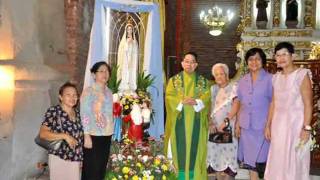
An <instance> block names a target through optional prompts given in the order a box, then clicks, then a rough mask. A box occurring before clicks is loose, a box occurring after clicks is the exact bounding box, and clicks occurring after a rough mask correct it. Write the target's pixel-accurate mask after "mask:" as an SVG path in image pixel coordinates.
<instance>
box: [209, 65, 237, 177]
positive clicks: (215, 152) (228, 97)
mask: <svg viewBox="0 0 320 180" xmlns="http://www.w3.org/2000/svg"><path fill="white" fill-rule="evenodd" d="M212 75H213V76H214V79H215V82H216V84H215V85H213V86H212V87H211V114H210V118H209V130H210V135H209V142H208V155H207V164H208V168H209V169H213V170H214V171H215V172H216V173H217V179H218V180H229V179H234V177H235V175H236V174H237V169H238V164H237V149H238V141H237V139H236V138H235V137H234V133H233V131H232V129H233V128H234V124H235V120H234V119H235V118H234V116H235V114H236V112H237V104H236V103H234V99H235V98H236V90H237V87H236V84H234V83H229V68H228V66H227V65H225V64H222V63H218V64H215V65H214V66H213V67H212Z"/></svg>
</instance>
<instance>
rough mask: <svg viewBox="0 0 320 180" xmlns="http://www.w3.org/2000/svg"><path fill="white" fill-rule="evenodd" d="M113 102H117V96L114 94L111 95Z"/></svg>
mask: <svg viewBox="0 0 320 180" xmlns="http://www.w3.org/2000/svg"><path fill="white" fill-rule="evenodd" d="M112 99H113V102H119V94H117V93H115V94H113V95H112Z"/></svg>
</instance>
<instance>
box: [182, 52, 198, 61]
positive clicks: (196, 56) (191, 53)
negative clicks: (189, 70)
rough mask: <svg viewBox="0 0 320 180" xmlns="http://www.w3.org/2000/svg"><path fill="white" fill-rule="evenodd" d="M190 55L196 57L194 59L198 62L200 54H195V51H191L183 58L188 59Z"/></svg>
mask: <svg viewBox="0 0 320 180" xmlns="http://www.w3.org/2000/svg"><path fill="white" fill-rule="evenodd" d="M189 54H190V55H192V56H193V57H194V59H195V60H196V62H198V54H197V53H195V52H193V51H189V52H187V53H185V54H184V56H183V57H186V55H189Z"/></svg>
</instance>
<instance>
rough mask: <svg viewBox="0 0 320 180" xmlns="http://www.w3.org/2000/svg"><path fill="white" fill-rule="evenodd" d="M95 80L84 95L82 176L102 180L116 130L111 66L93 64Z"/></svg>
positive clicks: (91, 179)
mask: <svg viewBox="0 0 320 180" xmlns="http://www.w3.org/2000/svg"><path fill="white" fill-rule="evenodd" d="M90 71H91V73H92V77H93V79H94V83H93V84H92V85H91V86H90V87H88V88H86V89H85V90H84V91H83V93H82V95H81V100H80V102H81V104H80V110H81V118H82V125H83V129H84V160H83V169H82V180H102V179H104V176H105V173H106V166H107V162H108V157H109V152H110V145H111V136H112V134H113V128H114V127H113V126H114V124H113V115H112V103H113V101H112V99H113V98H112V92H111V90H110V89H109V88H108V87H107V81H108V79H109V77H110V67H109V65H108V64H107V63H106V62H104V61H100V62H97V63H95V64H94V65H93V66H92V68H91V70H90Z"/></svg>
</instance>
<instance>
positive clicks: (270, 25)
mask: <svg viewBox="0 0 320 180" xmlns="http://www.w3.org/2000/svg"><path fill="white" fill-rule="evenodd" d="M100 1H110V2H115V3H117V2H119V3H124V4H126V3H127V4H130V3H131V2H132V1H134V2H137V3H140V2H141V4H142V3H150V4H155V5H156V6H155V7H156V8H157V10H156V13H158V16H156V17H157V18H159V19H157V18H155V19H157V21H153V23H154V22H159V25H158V26H155V27H156V29H153V30H152V31H151V30H149V29H148V28H149V27H151V26H153V25H154V24H152V23H149V22H150V21H151V20H150V19H151V18H150V17H149V14H148V13H149V12H147V11H145V12H141V13H140V12H133V10H132V12H127V11H126V10H125V8H124V7H123V9H121V8H120V9H117V10H111V11H110V10H106V12H108V14H107V15H106V16H105V17H104V16H103V17H104V18H105V19H103V20H101V19H99V20H101V22H104V21H107V20H108V18H109V19H112V21H111V22H112V23H110V24H108V23H107V24H108V25H107V26H106V27H104V29H102V30H101V31H102V32H105V34H108V36H106V35H105V36H103V35H102V36H101V37H99V38H100V40H96V41H97V42H98V41H103V40H105V39H108V38H110V39H108V41H107V42H108V43H105V44H107V45H106V46H105V47H104V48H105V49H103V51H104V52H103V53H102V54H103V55H102V56H96V55H97V54H99V53H97V52H94V51H95V48H96V49H97V47H96V46H95V45H93V43H92V42H93V39H95V37H94V32H96V31H97V28H93V27H99V26H95V20H96V17H97V16H98V15H97V14H96V10H97V9H96V8H95V7H97V5H96V4H97V2H100ZM123 6H125V5H123ZM128 8H132V9H134V5H131V6H129V5H128ZM150 12H151V11H150ZM152 12H153V11H152ZM153 13H154V12H153ZM150 14H152V13H150ZM154 14H155V13H154ZM154 14H153V15H154ZM148 17H149V18H148ZM128 21H130V22H132V23H133V24H135V25H134V26H133V29H134V30H133V31H134V32H135V37H134V38H133V39H137V41H138V45H139V47H137V48H138V51H139V53H138V59H137V63H138V65H137V67H138V71H142V70H145V68H146V66H150V67H151V69H147V70H149V72H150V73H153V72H155V70H157V72H156V73H158V75H157V77H160V78H156V79H157V80H156V83H157V85H156V86H157V88H158V89H157V91H156V92H155V94H157V93H158V94H159V93H160V94H162V95H161V96H159V97H160V100H159V102H161V103H159V105H160V108H158V110H159V109H160V111H162V113H161V115H159V116H157V118H160V119H161V120H160V121H159V122H158V123H159V124H161V125H160V126H158V125H157V126H156V127H152V125H151V127H150V130H149V131H151V132H150V134H151V135H152V134H153V132H152V131H153V130H154V131H156V133H155V134H156V135H155V136H159V137H160V135H162V134H163V132H164V123H165V107H164V104H163V97H164V92H165V91H164V89H165V87H166V83H167V80H168V79H169V78H170V77H172V76H173V75H175V74H177V73H179V72H180V71H181V70H182V67H181V61H182V60H183V56H184V54H185V53H186V52H189V51H193V52H196V53H197V54H198V64H199V65H198V67H197V72H198V73H200V74H202V75H203V76H204V77H206V78H207V79H210V80H213V76H212V75H211V67H212V66H213V65H214V64H216V63H225V64H227V65H228V67H229V69H230V79H231V80H232V81H237V80H239V78H241V77H242V76H243V75H244V74H245V73H246V72H247V67H246V63H245V59H244V58H245V53H246V51H248V50H249V49H250V48H252V47H259V48H261V49H263V50H264V52H265V54H266V55H267V66H266V69H267V70H268V71H269V72H271V73H276V72H277V71H278V67H277V65H276V62H275V60H274V47H275V45H276V44H277V43H279V42H282V41H287V42H290V43H292V44H293V45H294V46H295V50H296V51H295V56H294V57H295V59H294V63H295V64H296V65H297V66H299V67H305V68H308V69H310V70H311V71H312V80H313V86H312V88H313V115H312V125H314V128H315V135H314V138H315V139H316V141H315V142H316V143H317V144H318V148H315V149H313V150H312V151H311V161H310V162H311V164H310V174H311V179H312V180H316V179H320V147H319V143H320V0H140V1H135V0H118V1H116V0H54V1H52V0H27V1H20V0H0V180H22V179H36V178H35V177H39V179H41V178H43V179H45V177H42V175H40V176H41V177H40V176H38V175H39V174H41V172H42V169H41V168H39V167H37V165H38V166H39V163H42V162H45V161H46V157H47V154H46V152H45V151H44V150H43V149H41V148H40V147H38V146H37V145H36V144H35V143H34V138H35V136H36V135H37V133H38V132H39V127H40V124H41V122H42V120H43V119H42V118H43V114H44V112H45V110H46V109H47V108H48V107H50V106H52V105H55V104H58V103H59V100H58V98H57V97H58V89H59V87H60V86H61V85H62V84H63V83H64V82H66V81H71V82H73V83H75V84H76V85H77V87H78V89H79V92H81V91H82V89H83V87H84V85H85V83H86V82H85V81H86V80H85V77H86V76H90V75H88V74H86V73H87V68H88V66H91V64H90V65H88V64H89V61H90V60H92V59H93V57H99V58H101V57H105V59H99V60H106V61H107V62H108V63H110V64H112V65H115V64H116V59H117V54H118V52H119V51H118V52H117V47H118V46H119V48H120V44H121V41H120V40H121V37H124V36H122V34H123V33H124V31H127V30H124V29H123V28H124V24H125V23H128ZM148 21H149V22H148ZM101 22H100V23H101ZM119 24H120V25H119ZM151 24H152V25H151ZM121 28H122V29H121ZM153 33H156V36H158V37H153V36H152V35H153ZM96 39H98V38H96ZM101 39H102V40H101ZM153 40H154V41H153ZM149 41H150V42H149ZM155 41H157V42H155ZM148 43H149V46H150V47H152V48H149V46H147V45H145V44H148ZM101 44H103V42H102V43H101ZM154 44H156V45H154ZM143 45H145V46H143ZM158 45H159V47H158V49H156V47H155V46H158ZM99 48H100V47H99ZM147 51H149V52H152V53H153V52H154V51H159V54H160V55H159V56H158V57H157V58H156V59H154V58H155V56H154V55H152V54H151V55H150V53H149V54H148V53H146V52H147ZM149 55H150V57H149ZM146 58H149V61H150V62H149V61H148V62H147V60H145V59H146ZM95 61H97V60H95ZM125 65H127V64H126V63H125ZM127 68H129V67H127ZM152 68H154V69H152ZM154 76H155V75H154ZM129 77H132V76H130V75H129V76H128V78H129ZM161 77H162V78H161ZM159 79H160V80H161V81H160V80H159ZM158 80H159V81H158ZM129 82H130V80H129ZM159 89H160V90H159ZM153 104H157V102H156V103H155V102H153ZM161 105H162V106H161ZM210 178H211V179H214V175H211V177H210V175H209V179H210ZM236 179H241V180H244V179H248V173H247V171H245V170H243V171H239V172H238V175H237V177H236Z"/></svg>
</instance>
